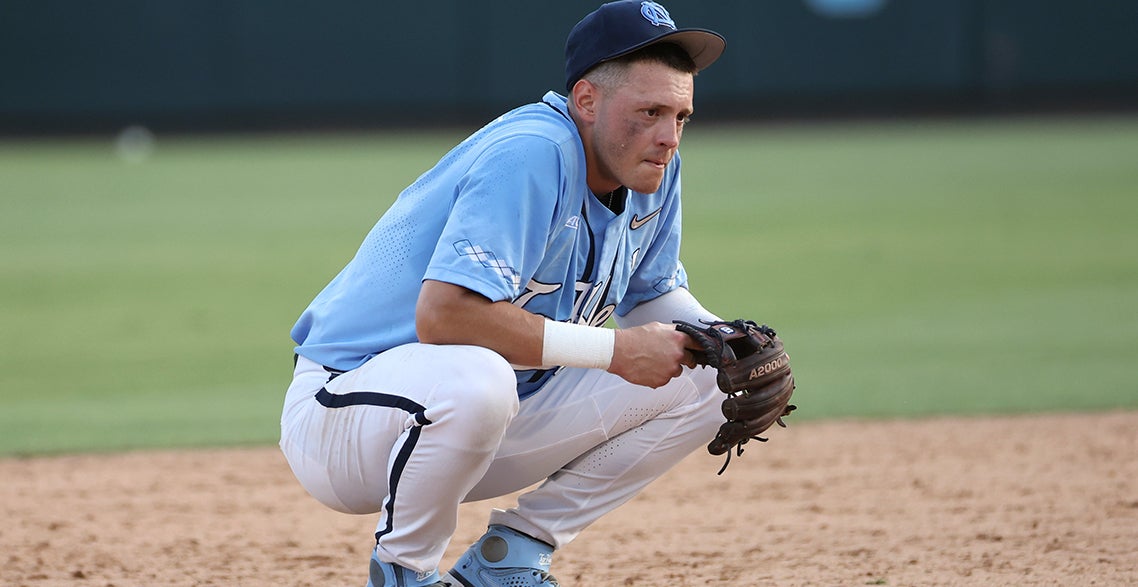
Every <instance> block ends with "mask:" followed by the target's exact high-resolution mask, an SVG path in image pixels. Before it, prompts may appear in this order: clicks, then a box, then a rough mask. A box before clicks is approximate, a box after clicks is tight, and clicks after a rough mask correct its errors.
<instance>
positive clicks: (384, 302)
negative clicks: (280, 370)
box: [292, 92, 687, 397]
mask: <svg viewBox="0 0 1138 587" xmlns="http://www.w3.org/2000/svg"><path fill="white" fill-rule="evenodd" d="M585 178H586V173H585V156H584V149H583V147H582V145H581V138H580V136H579V135H578V133H577V128H576V126H575V125H574V124H573V122H572V120H570V118H569V114H568V110H567V108H566V103H565V98H564V97H562V96H560V95H558V94H556V93H553V92H549V93H548V94H546V95H545V97H544V98H543V100H542V102H537V103H534V104H529V105H526V106H522V107H520V108H517V109H515V110H513V111H511V112H508V113H506V114H505V115H503V116H501V117H499V118H498V119H497V120H494V121H493V122H491V123H490V124H488V125H486V126H485V127H483V128H482V129H481V130H479V131H478V132H476V133H474V134H473V135H471V136H470V137H469V138H467V139H466V140H465V141H463V142H462V143H460V144H459V145H458V146H456V147H455V148H454V149H452V150H451V152H450V153H448V154H447V155H446V156H445V157H443V159H442V160H440V161H439V163H438V164H437V165H435V167H434V168H432V169H431V170H430V171H428V172H427V173H425V174H423V175H422V176H421V177H420V178H419V179H418V180H416V181H415V183H414V184H412V185H411V186H410V187H408V188H407V189H405V190H404V191H403V193H401V194H400V195H399V198H398V199H397V200H396V201H395V203H394V204H392V206H391V208H390V209H389V210H388V211H387V212H386V213H385V214H384V215H383V216H382V217H381V218H380V219H379V221H378V222H377V223H376V225H375V227H373V228H372V230H371V232H370V233H369V234H368V235H367V237H366V238H365V239H364V242H363V244H362V245H361V246H360V248H359V251H358V252H357V253H356V256H355V257H354V258H353V259H352V260H351V261H350V262H349V263H348V265H347V266H346V267H344V269H343V270H342V271H341V272H340V274H339V275H337V276H336V277H335V278H334V279H333V280H332V281H331V283H329V284H328V286H327V287H325V288H324V290H323V291H321V292H320V294H319V295H317V296H316V299H315V300H313V301H312V303H311V304H310V305H309V306H308V308H307V309H306V310H305V311H304V313H303V314H302V315H301V317H300V319H299V320H298V321H297V323H296V325H295V326H294V327H293V329H292V338H293V340H295V341H296V343H297V347H296V352H297V353H299V354H300V355H303V356H305V357H307V358H309V359H311V360H313V361H315V362H317V363H320V364H322V365H326V366H328V367H332V368H334V369H340V370H345V371H346V370H350V369H354V368H356V367H358V366H360V365H362V364H363V363H364V362H366V361H367V360H368V359H370V358H371V357H373V356H375V355H376V354H378V353H381V352H383V351H385V350H387V349H390V348H393V347H395V346H399V345H402V344H406V343H410V342H415V341H416V340H417V339H416V336H415V304H416V301H417V300H418V297H419V290H420V288H421V286H422V282H423V280H424V279H432V280H437V281H445V282H448V283H453V284H456V285H460V286H462V287H465V288H467V289H470V290H473V291H475V292H478V293H479V294H482V295H483V296H485V297H487V298H489V299H490V300H492V301H505V300H508V301H511V302H513V303H514V304H516V305H518V306H520V307H522V308H524V309H525V310H527V311H529V312H532V313H534V314H540V315H542V316H545V317H547V318H551V319H553V320H558V321H571V322H574V323H578V324H588V325H591V326H602V325H603V324H604V323H605V321H606V320H607V319H608V318H609V317H610V316H611V315H612V314H613V312H616V313H618V314H620V315H624V314H626V313H627V312H628V311H629V310H631V309H632V308H633V307H635V306H636V305H637V304H639V303H641V302H644V301H648V300H651V299H653V298H655V297H657V296H659V295H661V294H663V293H666V292H668V291H671V290H673V289H675V288H677V287H680V286H684V285H686V282H687V274H686V273H685V272H684V268H683V265H682V264H681V263H680V260H679V249H680V158H679V156H678V155H677V156H676V157H674V158H673V159H672V161H671V163H670V164H669V165H668V167H667V169H666V171H665V173H664V180H663V182H662V183H661V185H660V189H659V190H658V191H657V192H655V193H651V194H640V193H633V192H630V193H628V197H627V199H626V204H625V207H624V210H623V211H622V212H621V214H619V215H616V214H614V213H613V212H612V211H611V210H609V209H608V208H606V207H605V206H604V205H602V204H601V203H600V201H598V199H597V198H596V197H594V196H593V194H592V193H591V192H590V191H589V187H588V185H586V183H585ZM554 373H555V372H554V371H553V370H528V371H522V370H519V371H518V372H517V374H518V392H519V394H520V395H521V396H523V397H524V396H526V395H529V394H530V393H533V392H534V391H536V390H537V389H538V388H539V387H540V386H541V385H543V384H544V383H545V382H546V381H547V380H548V379H549V378H550V377H552V376H554Z"/></svg>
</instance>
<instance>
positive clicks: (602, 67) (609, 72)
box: [581, 42, 698, 87]
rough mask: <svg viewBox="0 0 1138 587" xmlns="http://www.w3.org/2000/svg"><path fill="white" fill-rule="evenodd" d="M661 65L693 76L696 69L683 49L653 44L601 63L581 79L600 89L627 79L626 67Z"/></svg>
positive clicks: (675, 46)
mask: <svg viewBox="0 0 1138 587" xmlns="http://www.w3.org/2000/svg"><path fill="white" fill-rule="evenodd" d="M645 61H647V62H653V63H661V64H663V65H666V66H668V67H670V68H672V69H674V70H676V71H680V72H683V73H690V74H692V75H695V74H696V72H697V71H698V68H697V67H696V65H695V61H694V60H692V58H691V55H689V54H688V52H687V51H685V50H684V48H683V47H680V46H679V45H677V44H675V43H668V42H663V43H654V44H652V45H648V46H647V47H645V48H643V49H637V50H636V51H633V52H631V53H629V54H627V55H621V56H620V57H617V58H615V59H610V60H608V61H602V62H601V63H599V64H597V65H596V66H595V67H593V68H592V69H590V70H589V71H586V72H585V75H583V76H581V79H587V80H589V81H590V82H592V83H593V84H596V85H598V86H601V87H613V86H617V85H620V84H621V83H623V82H624V80H625V79H626V77H627V73H628V67H629V66H630V65H632V64H633V63H640V62H645Z"/></svg>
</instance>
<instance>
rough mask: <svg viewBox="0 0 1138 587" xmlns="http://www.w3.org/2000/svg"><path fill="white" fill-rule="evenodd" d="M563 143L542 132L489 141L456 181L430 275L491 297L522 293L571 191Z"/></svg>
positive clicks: (429, 271)
mask: <svg viewBox="0 0 1138 587" xmlns="http://www.w3.org/2000/svg"><path fill="white" fill-rule="evenodd" d="M562 169H563V165H562V157H561V152H560V149H559V147H558V145H557V144H556V143H554V142H552V141H551V140H549V139H546V138H543V137H540V136H535V135H520V136H511V137H508V138H504V139H502V140H499V141H497V142H495V143H493V144H491V145H489V146H488V147H487V148H486V149H485V151H484V152H483V153H482V154H481V155H480V156H479V157H477V158H476V159H475V160H474V162H473V164H472V165H471V166H470V168H469V169H468V170H467V172H466V173H465V174H464V175H463V176H462V178H461V180H460V181H459V182H458V183H457V185H456V188H455V190H456V193H455V198H454V200H453V207H452V209H451V210H450V213H449V215H448V217H447V221H446V224H445V226H444V228H443V231H442V235H441V237H440V238H439V240H438V245H437V246H436V248H435V251H434V253H433V254H432V257H431V261H430V264H429V265H428V267H427V271H426V273H425V275H424V279H433V280H437V281H445V282H448V283H453V284H455V285H460V286H462V287H465V288H467V289H469V290H472V291H475V292H477V293H479V294H482V295H483V296H485V297H487V298H488V299H490V300H491V301H502V300H512V299H514V298H516V297H517V296H518V295H520V293H521V291H522V288H523V287H524V286H525V284H526V283H527V282H528V281H529V278H530V277H531V276H532V275H533V274H534V273H535V272H536V271H537V267H538V265H539V264H540V262H541V260H542V258H543V256H544V253H545V247H546V243H547V239H548V235H549V230H550V225H551V222H552V219H553V217H554V215H555V213H556V210H557V205H558V198H559V196H560V194H561V193H562V191H563V186H564V178H563V175H564V173H563V171H562Z"/></svg>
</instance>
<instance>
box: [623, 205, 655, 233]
mask: <svg viewBox="0 0 1138 587" xmlns="http://www.w3.org/2000/svg"><path fill="white" fill-rule="evenodd" d="M663 209H664V207H663V206H661V207H659V208H656V210H655V211H654V212H652V213H651V214H649V215H647V216H645V217H644V218H637V217H636V215H635V214H633V215H632V222H629V223H628V227H629V228H631V229H632V230H636V229H637V228H640V227H641V226H644V225H645V224H648V222H649V221H650V220H652V219H653V218H655V217H656V215H657V214H659V213H660V210H663Z"/></svg>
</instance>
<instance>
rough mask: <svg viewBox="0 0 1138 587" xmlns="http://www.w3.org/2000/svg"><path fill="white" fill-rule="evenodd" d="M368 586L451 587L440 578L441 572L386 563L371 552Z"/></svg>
mask: <svg viewBox="0 0 1138 587" xmlns="http://www.w3.org/2000/svg"><path fill="white" fill-rule="evenodd" d="M367 587H451V583H446V582H444V581H443V580H442V579H440V578H439V572H438V571H437V570H436V571H431V572H429V573H420V572H416V571H412V570H411V569H408V568H406V567H401V566H399V565H397V564H395V563H385V562H382V561H380V560H379V559H378V558H376V556H375V551H372V553H371V566H370V567H369V569H368V580H367Z"/></svg>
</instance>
